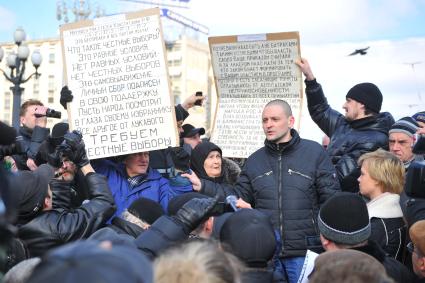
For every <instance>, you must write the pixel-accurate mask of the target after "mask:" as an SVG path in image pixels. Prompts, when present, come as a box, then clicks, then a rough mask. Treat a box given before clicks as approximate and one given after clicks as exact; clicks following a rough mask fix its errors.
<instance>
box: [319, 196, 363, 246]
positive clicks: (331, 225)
mask: <svg viewBox="0 0 425 283" xmlns="http://www.w3.org/2000/svg"><path fill="white" fill-rule="evenodd" d="M318 226H319V230H320V233H321V234H322V235H323V236H324V237H325V238H326V239H328V240H331V241H333V242H335V243H337V244H343V245H356V244H359V243H362V242H364V241H366V240H367V239H368V238H369V236H370V233H371V227H370V221H369V214H368V212H367V206H366V203H365V201H364V200H363V199H362V198H361V197H360V196H359V195H356V194H353V193H346V192H344V193H338V194H336V195H334V196H333V197H331V198H330V199H328V200H327V201H326V202H325V203H324V204H323V206H322V208H321V209H320V211H319V216H318Z"/></svg>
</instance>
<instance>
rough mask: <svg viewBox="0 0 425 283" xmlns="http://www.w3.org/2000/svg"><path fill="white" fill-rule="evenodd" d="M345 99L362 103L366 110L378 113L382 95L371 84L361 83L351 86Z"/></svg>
mask: <svg viewBox="0 0 425 283" xmlns="http://www.w3.org/2000/svg"><path fill="white" fill-rule="evenodd" d="M346 98H351V99H354V100H355V101H357V102H360V103H363V104H364V105H365V106H366V107H367V108H368V109H370V110H372V111H373V112H376V113H379V111H381V106H382V93H381V91H380V90H379V88H378V87H377V86H376V85H374V84H372V83H361V84H357V85H355V86H353V87H352V88H351V89H350V90H349V91H348V93H347V95H346Z"/></svg>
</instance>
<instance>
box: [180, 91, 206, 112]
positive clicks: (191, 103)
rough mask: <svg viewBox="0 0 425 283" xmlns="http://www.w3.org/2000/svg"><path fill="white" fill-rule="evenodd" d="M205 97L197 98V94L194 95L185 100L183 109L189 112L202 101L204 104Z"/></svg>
mask: <svg viewBox="0 0 425 283" xmlns="http://www.w3.org/2000/svg"><path fill="white" fill-rule="evenodd" d="M204 99H205V96H196V95H195V94H192V95H191V96H189V97H188V98H186V99H185V101H184V102H183V103H182V107H183V108H184V109H185V110H188V109H189V108H192V107H193V106H194V105H195V102H197V101H201V104H202V102H204Z"/></svg>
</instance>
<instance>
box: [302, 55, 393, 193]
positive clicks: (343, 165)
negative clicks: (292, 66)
mask: <svg viewBox="0 0 425 283" xmlns="http://www.w3.org/2000/svg"><path fill="white" fill-rule="evenodd" d="M296 64H297V65H298V66H299V67H300V69H301V71H302V72H303V73H304V76H305V78H306V79H305V84H306V95H307V105H308V110H309V112H310V116H311V118H312V119H313V121H314V122H315V123H316V124H317V125H318V126H319V127H320V129H321V130H322V131H323V132H324V133H325V134H326V135H327V136H329V137H330V139H331V140H330V143H329V145H328V148H327V152H328V153H329V155H330V157H331V159H332V163H333V164H334V166H335V169H336V172H337V176H338V179H339V182H340V184H341V189H342V190H343V191H350V192H358V191H359V186H358V182H357V178H358V177H359V176H360V170H359V168H358V165H357V159H358V158H359V157H360V155H362V154H363V153H366V152H372V151H375V150H377V149H378V148H383V149H388V131H389V129H390V127H391V125H392V124H393V123H394V119H393V117H392V116H391V114H390V113H388V112H383V113H379V111H380V110H381V105H382V94H381V92H380V90H379V89H378V87H377V86H376V85H374V84H372V83H361V84H357V85H355V86H354V87H352V88H351V89H350V90H349V91H348V93H347V95H346V102H345V103H344V105H343V106H342V108H343V109H344V110H345V116H344V115H342V114H341V113H339V112H337V111H335V110H334V109H332V108H331V107H330V106H329V104H328V102H327V100H326V97H325V95H324V94H323V90H322V87H321V85H320V84H318V83H317V81H316V79H315V77H314V75H313V72H312V71H311V68H310V65H309V63H308V61H307V60H306V59H301V60H298V61H297V62H296Z"/></svg>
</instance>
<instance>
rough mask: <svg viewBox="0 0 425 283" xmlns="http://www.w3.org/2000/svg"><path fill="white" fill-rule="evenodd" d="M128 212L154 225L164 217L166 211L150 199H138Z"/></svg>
mask: <svg viewBox="0 0 425 283" xmlns="http://www.w3.org/2000/svg"><path fill="white" fill-rule="evenodd" d="M127 210H128V211H129V212H130V213H131V214H133V215H134V216H136V217H137V218H139V219H141V220H143V221H145V222H147V223H149V224H152V223H154V222H155V221H156V220H157V219H158V218H160V217H161V216H162V215H164V214H165V213H164V210H163V209H162V206H161V205H160V204H159V203H157V202H155V201H153V200H151V199H148V198H138V199H136V200H135V201H133V202H132V203H131V205H130V206H129V207H128V208H127Z"/></svg>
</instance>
